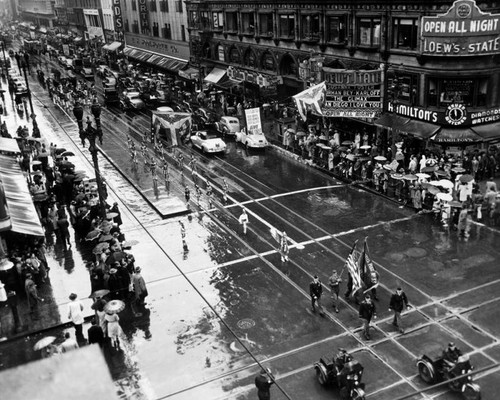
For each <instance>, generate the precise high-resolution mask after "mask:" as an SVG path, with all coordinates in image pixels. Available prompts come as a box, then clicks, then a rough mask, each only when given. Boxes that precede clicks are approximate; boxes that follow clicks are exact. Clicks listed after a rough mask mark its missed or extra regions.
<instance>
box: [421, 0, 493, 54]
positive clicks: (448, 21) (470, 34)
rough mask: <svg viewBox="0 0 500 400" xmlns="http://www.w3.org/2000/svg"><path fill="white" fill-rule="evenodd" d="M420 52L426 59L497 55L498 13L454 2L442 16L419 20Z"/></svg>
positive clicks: (458, 0) (468, 0)
mask: <svg viewBox="0 0 500 400" xmlns="http://www.w3.org/2000/svg"><path fill="white" fill-rule="evenodd" d="M420 32H421V38H422V41H421V43H422V44H421V52H422V54H423V55H428V56H455V57H456V56H483V55H491V54H497V53H499V52H500V14H491V13H484V12H482V11H481V10H480V9H479V7H478V6H477V5H476V2H475V1H474V0H456V1H455V2H454V3H453V5H452V6H451V8H450V9H449V10H448V12H447V13H445V14H439V15H437V16H434V17H422V21H421V29H420Z"/></svg>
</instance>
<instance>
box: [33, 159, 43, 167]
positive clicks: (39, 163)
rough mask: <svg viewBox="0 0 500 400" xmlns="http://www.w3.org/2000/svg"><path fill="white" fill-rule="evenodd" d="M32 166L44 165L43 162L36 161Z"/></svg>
mask: <svg viewBox="0 0 500 400" xmlns="http://www.w3.org/2000/svg"><path fill="white" fill-rule="evenodd" d="M31 165H33V166H36V165H42V162H41V161H38V160H35V161H32V162H31Z"/></svg>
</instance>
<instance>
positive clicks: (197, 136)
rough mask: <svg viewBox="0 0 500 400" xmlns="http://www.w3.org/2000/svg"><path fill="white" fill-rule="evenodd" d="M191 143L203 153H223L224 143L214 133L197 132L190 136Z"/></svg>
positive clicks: (224, 149)
mask: <svg viewBox="0 0 500 400" xmlns="http://www.w3.org/2000/svg"><path fill="white" fill-rule="evenodd" d="M191 143H192V144H193V146H194V147H196V148H198V149H200V150H201V151H202V152H203V153H224V152H225V151H226V143H224V141H223V140H222V139H221V138H220V137H218V136H217V135H216V134H215V133H212V132H210V131H198V132H195V133H194V134H193V135H192V136H191Z"/></svg>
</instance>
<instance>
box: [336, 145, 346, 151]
mask: <svg viewBox="0 0 500 400" xmlns="http://www.w3.org/2000/svg"><path fill="white" fill-rule="evenodd" d="M337 150H338V151H346V150H347V147H345V146H339V147H338V149H337Z"/></svg>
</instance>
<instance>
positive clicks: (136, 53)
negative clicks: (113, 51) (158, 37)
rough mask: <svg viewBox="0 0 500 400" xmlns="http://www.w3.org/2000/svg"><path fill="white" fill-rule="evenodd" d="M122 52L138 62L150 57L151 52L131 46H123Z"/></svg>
mask: <svg viewBox="0 0 500 400" xmlns="http://www.w3.org/2000/svg"><path fill="white" fill-rule="evenodd" d="M123 53H124V54H125V55H126V56H127V57H129V58H133V59H134V60H137V61H140V62H145V61H146V60H147V59H148V58H150V57H151V53H149V52H147V51H143V50H139V49H136V48H133V47H125V49H124V50H123Z"/></svg>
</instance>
